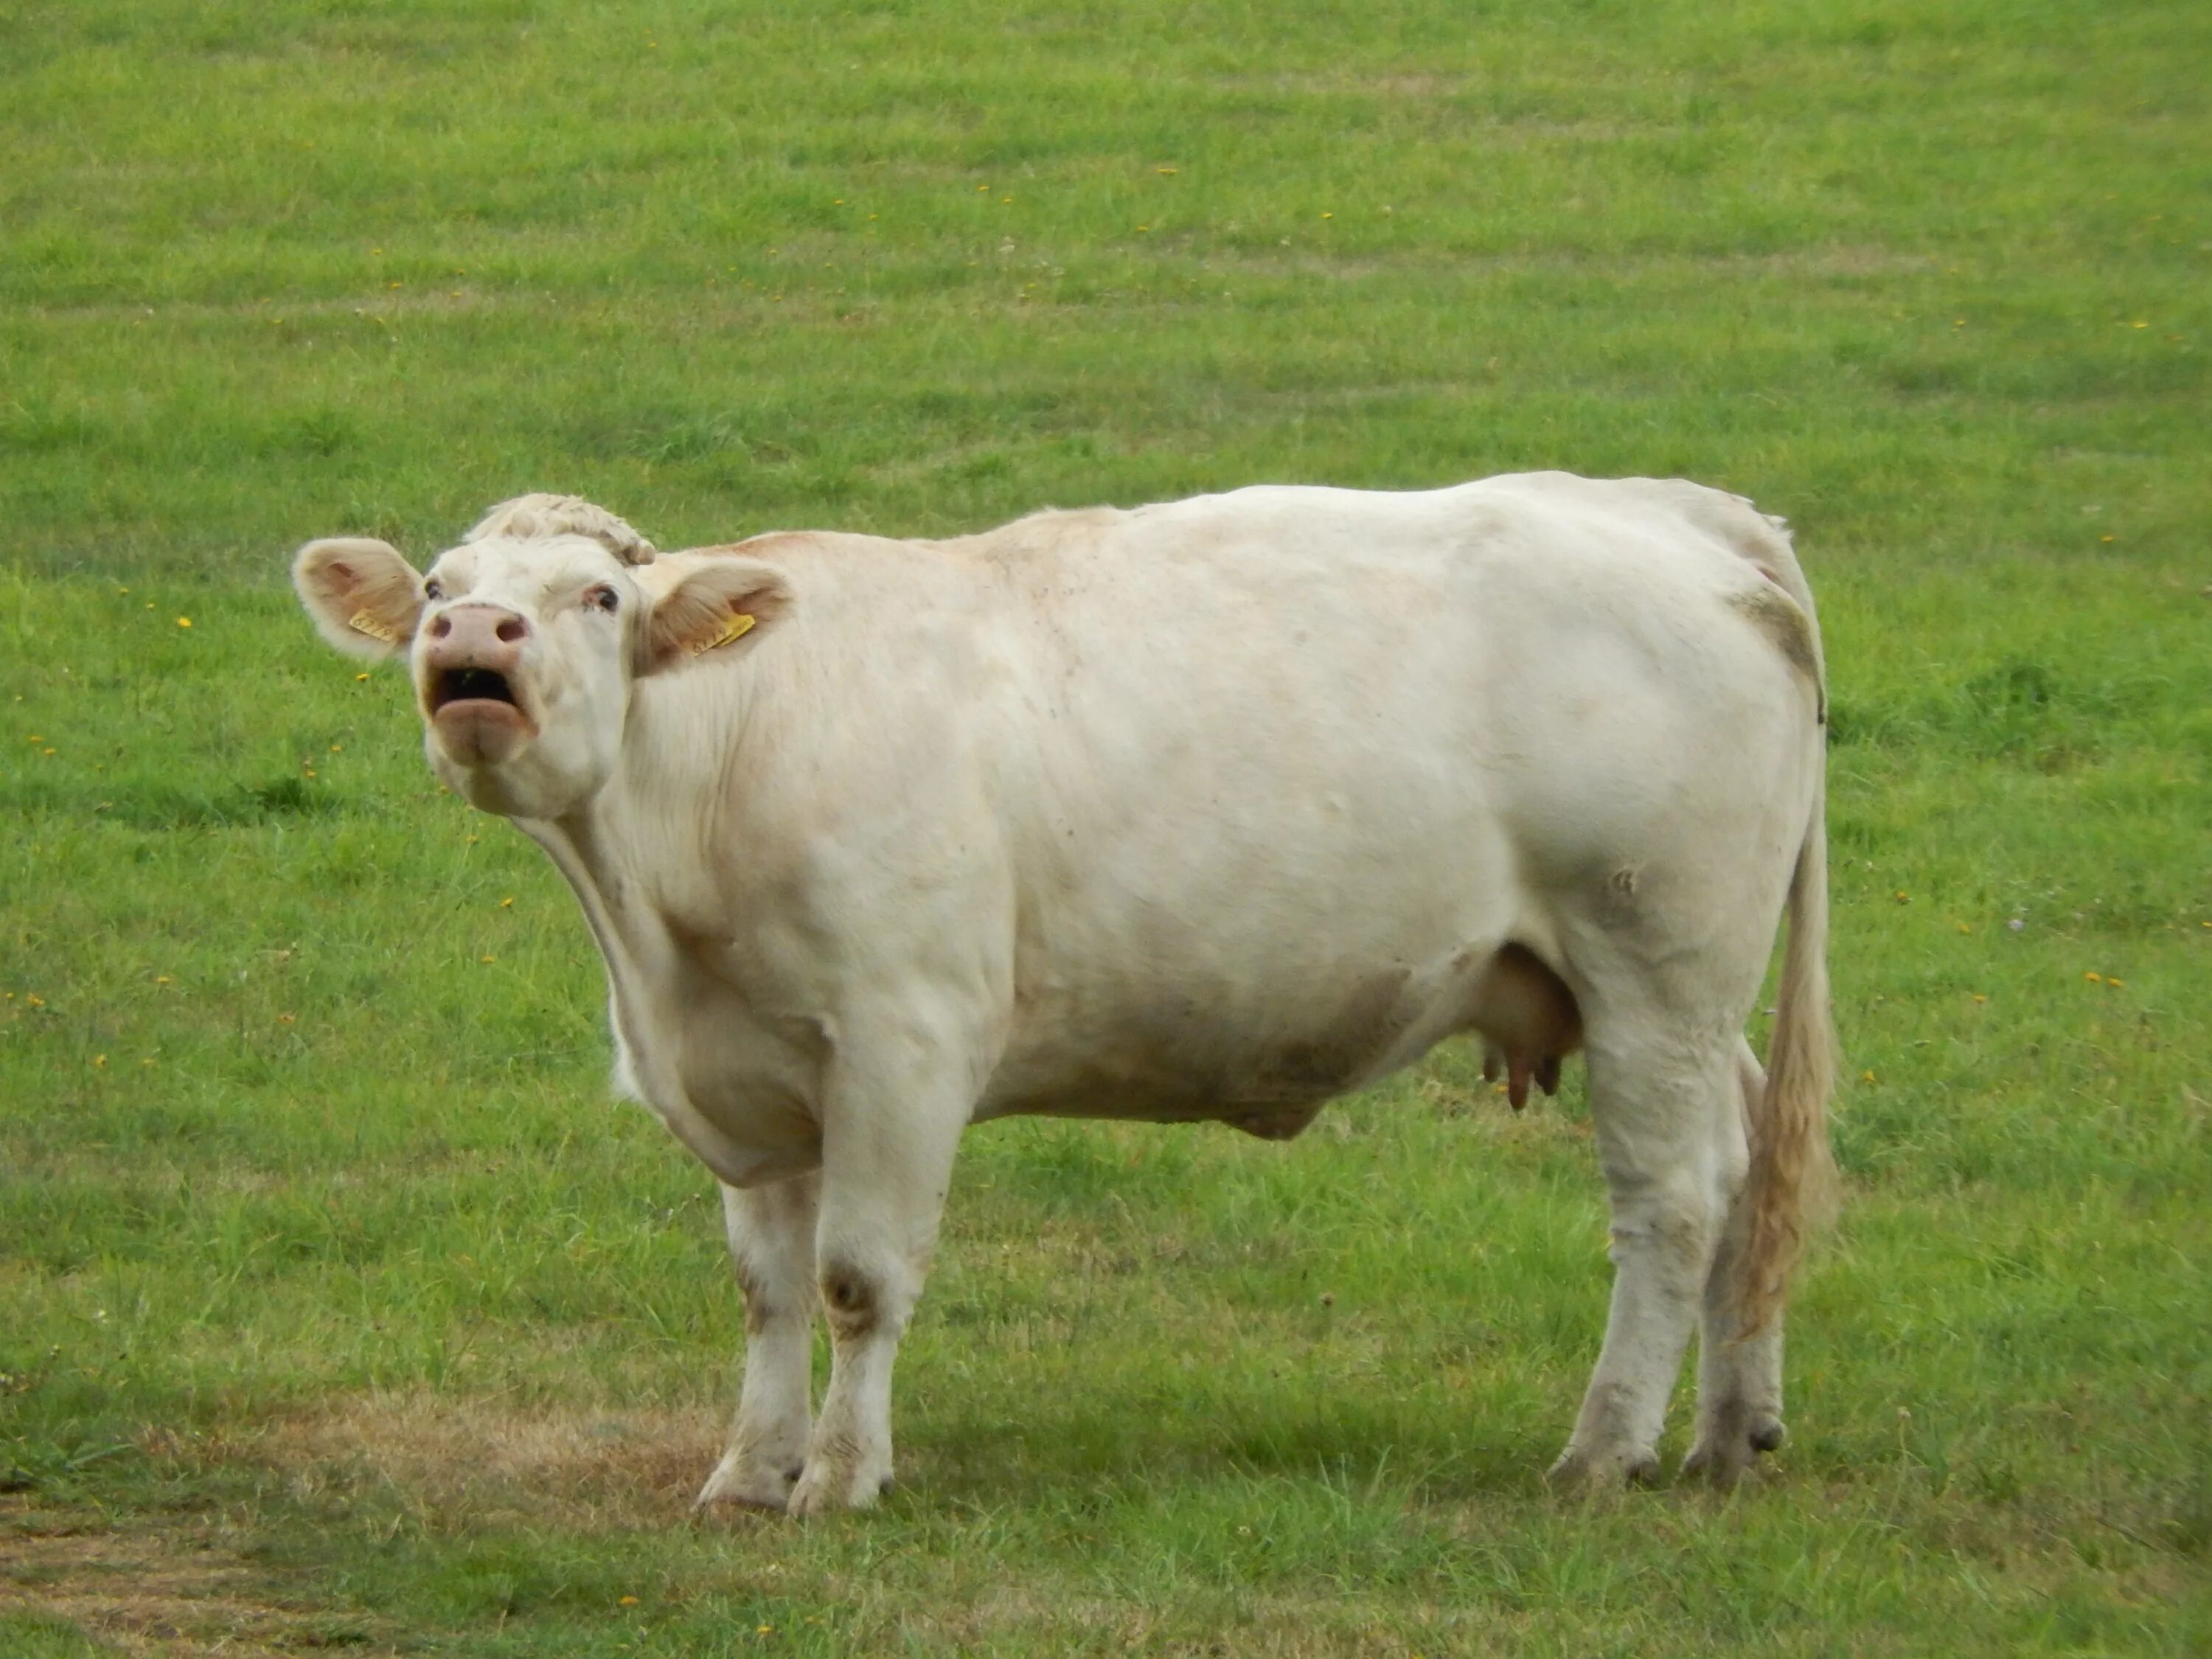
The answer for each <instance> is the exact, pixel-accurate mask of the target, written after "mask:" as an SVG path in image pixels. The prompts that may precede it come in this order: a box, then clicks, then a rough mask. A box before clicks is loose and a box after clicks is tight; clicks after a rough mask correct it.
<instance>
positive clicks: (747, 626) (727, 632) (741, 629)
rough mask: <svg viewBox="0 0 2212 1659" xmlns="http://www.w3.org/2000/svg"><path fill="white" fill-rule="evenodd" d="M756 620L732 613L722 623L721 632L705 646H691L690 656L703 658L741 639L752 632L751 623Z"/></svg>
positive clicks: (742, 614) (738, 613)
mask: <svg viewBox="0 0 2212 1659" xmlns="http://www.w3.org/2000/svg"><path fill="white" fill-rule="evenodd" d="M756 620H757V619H756V618H754V617H748V616H747V615H745V613H744V611H732V612H731V613H730V615H729V618H728V620H726V622H724V623H723V624H722V631H721V632H720V633H719V634H717V635H714V638H713V639H711V640H708V641H707V642H706V643H705V644H703V645H695V646H693V647H691V654H692V655H693V656H695V657H703V656H705V655H706V654H707V653H708V652H709V651H712V650H713V649H714V647H716V646H719V645H727V644H728V643H729V642H730V641H732V640H737V639H743V638H744V636H745V635H748V634H750V633H751V632H752V631H753V623H754V622H755V621H756Z"/></svg>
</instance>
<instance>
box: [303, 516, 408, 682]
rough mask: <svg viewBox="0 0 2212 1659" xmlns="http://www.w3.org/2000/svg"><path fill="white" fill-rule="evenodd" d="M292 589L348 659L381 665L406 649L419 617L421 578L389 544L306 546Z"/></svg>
mask: <svg viewBox="0 0 2212 1659" xmlns="http://www.w3.org/2000/svg"><path fill="white" fill-rule="evenodd" d="M292 586H293V587H294V588H295V590H297V592H299V595H300V603H301V605H305V606H306V607H307V614H308V615H309V616H310V617H313V618H314V622H315V629H316V631H317V632H319V634H321V635H322V636H323V637H324V638H325V640H327V641H330V642H331V645H333V646H335V647H337V649H338V650H340V651H343V652H344V653H346V654H347V655H348V656H353V657H368V658H371V659H376V660H381V659H384V658H386V657H389V656H391V655H392V653H394V652H398V651H404V650H405V649H406V648H407V642H408V641H410V640H411V639H413V638H414V637H415V623H416V620H417V619H418V618H419V617H421V616H422V578H421V577H420V576H418V575H416V574H415V568H414V567H413V566H412V565H410V564H409V563H408V562H407V561H406V560H404V559H403V558H401V557H400V556H399V554H398V550H396V549H394V548H393V547H392V546H391V545H390V544H388V543H385V542H379V541H371V540H369V539H368V538H365V537H337V538H332V539H331V540H328V541H320V542H309V543H308V544H307V545H306V546H305V547H303V548H301V550H300V553H299V556H298V557H296V558H295V559H294V560H293V561H292Z"/></svg>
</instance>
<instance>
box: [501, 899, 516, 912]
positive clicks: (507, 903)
mask: <svg viewBox="0 0 2212 1659" xmlns="http://www.w3.org/2000/svg"><path fill="white" fill-rule="evenodd" d="M499 908H501V909H502V910H512V909H513V908H514V901H513V899H511V898H503V899H501V901H500V902H499Z"/></svg>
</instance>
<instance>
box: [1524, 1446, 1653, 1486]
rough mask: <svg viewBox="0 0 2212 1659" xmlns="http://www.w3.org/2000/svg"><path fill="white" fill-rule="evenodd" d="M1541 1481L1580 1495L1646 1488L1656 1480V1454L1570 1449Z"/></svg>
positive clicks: (1643, 1450) (1644, 1450) (1635, 1449)
mask: <svg viewBox="0 0 2212 1659" xmlns="http://www.w3.org/2000/svg"><path fill="white" fill-rule="evenodd" d="M1544 1478H1545V1479H1546V1480H1548V1481H1549V1482H1550V1483H1551V1484H1552V1485H1553V1486H1557V1487H1559V1488H1561V1489H1563V1490H1566V1491H1579V1492H1619V1491H1620V1490H1621V1489H1622V1488H1623V1487H1626V1486H1650V1485H1651V1484H1652V1483H1653V1482H1655V1481H1656V1480H1658V1478H1659V1454H1658V1453H1656V1451H1653V1450H1651V1449H1649V1448H1648V1447H1621V1448H1617V1449H1612V1450H1605V1449H1597V1448H1584V1447H1579V1446H1570V1447H1568V1448H1567V1449H1566V1450H1565V1451H1564V1452H1562V1453H1560V1454H1559V1462H1556V1463H1554V1464H1553V1465H1552V1469H1551V1473H1550V1474H1547V1475H1546V1476H1545V1477H1544Z"/></svg>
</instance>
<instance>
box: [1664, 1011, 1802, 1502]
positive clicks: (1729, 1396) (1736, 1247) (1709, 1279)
mask: <svg viewBox="0 0 2212 1659" xmlns="http://www.w3.org/2000/svg"><path fill="white" fill-rule="evenodd" d="M1736 1074H1737V1079H1738V1089H1739V1097H1740V1101H1741V1109H1740V1110H1739V1111H1738V1112H1737V1113H1736V1114H1735V1115H1733V1116H1729V1117H1725V1118H1723V1121H1722V1122H1721V1123H1720V1125H1719V1126H1718V1127H1719V1132H1720V1137H1721V1160H1722V1163H1723V1168H1724V1169H1725V1170H1727V1171H1728V1174H1729V1191H1730V1193H1731V1194H1732V1195H1733V1196H1732V1198H1731V1201H1730V1204H1729V1215H1728V1220H1727V1222H1726V1224H1725V1225H1724V1226H1723V1230H1722V1233H1721V1242H1720V1248H1719V1249H1717V1250H1716V1251H1715V1252H1714V1255H1713V1267H1712V1271H1711V1273H1710V1274H1708V1275H1707V1276H1706V1279H1705V1306H1704V1309H1703V1310H1702V1316H1701V1319H1700V1322H1699V1330H1698V1432H1697V1440H1696V1442H1695V1443H1694V1444H1693V1445H1692V1448H1691V1450H1690V1455H1689V1457H1688V1458H1687V1459H1686V1461H1685V1462H1684V1463H1683V1465H1682V1472H1683V1473H1684V1474H1699V1475H1703V1476H1705V1478H1706V1479H1707V1480H1711V1482H1712V1483H1713V1484H1714V1485H1716V1486H1723V1487H1726V1486H1733V1485H1734V1484H1735V1480H1736V1478H1737V1477H1738V1476H1739V1475H1741V1474H1742V1473H1743V1471H1744V1469H1745V1468H1747V1467H1748V1466H1749V1464H1750V1462H1751V1461H1752V1459H1753V1457H1755V1456H1756V1455H1758V1454H1759V1453H1760V1452H1768V1451H1773V1450H1775V1449H1778V1447H1779V1446H1780V1445H1781V1444H1782V1439H1783V1428H1782V1316H1781V1315H1780V1314H1776V1315H1775V1316H1774V1317H1773V1318H1772V1319H1771V1320H1769V1321H1768V1322H1767V1323H1766V1325H1765V1328H1763V1329H1761V1330H1760V1331H1759V1333H1758V1334H1756V1335H1753V1336H1744V1335H1742V1334H1741V1333H1740V1330H1739V1328H1738V1325H1737V1321H1736V1304H1737V1300H1738V1297H1739V1296H1740V1295H1741V1291H1742V1289H1743V1285H1742V1284H1741V1277H1742V1273H1743V1265H1742V1255H1743V1251H1744V1249H1745V1246H1746V1245H1747V1243H1748V1239H1749V1233H1750V1225H1749V1223H1750V1218H1749V1216H1748V1214H1747V1212H1746V1208H1745V1205H1744V1202H1743V1197H1742V1192H1743V1177H1744V1171H1745V1170H1746V1169H1747V1166H1748V1164H1749V1162H1750V1153H1749V1151H1748V1146H1747V1133H1746V1124H1747V1118H1748V1116H1749V1115H1750V1114H1751V1113H1752V1112H1754V1111H1756V1110H1757V1109H1759V1100H1760V1098H1761V1097H1763V1096H1764V1095H1765V1092H1766V1073H1765V1071H1763V1070H1762V1069H1761V1068H1760V1066H1759V1061H1758V1060H1757V1058H1756V1057H1755V1056H1753V1054H1752V1052H1751V1045H1750V1044H1749V1043H1747V1042H1745V1043H1739V1044H1738V1045H1737V1052H1736Z"/></svg>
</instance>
